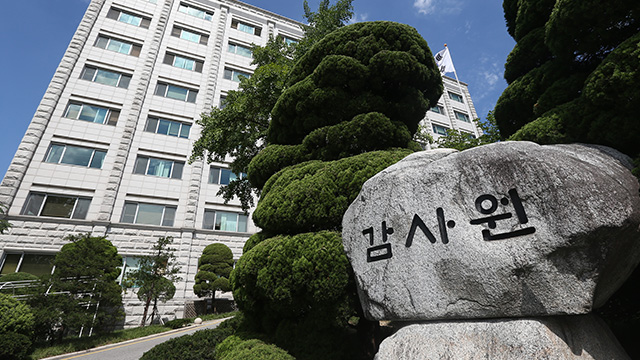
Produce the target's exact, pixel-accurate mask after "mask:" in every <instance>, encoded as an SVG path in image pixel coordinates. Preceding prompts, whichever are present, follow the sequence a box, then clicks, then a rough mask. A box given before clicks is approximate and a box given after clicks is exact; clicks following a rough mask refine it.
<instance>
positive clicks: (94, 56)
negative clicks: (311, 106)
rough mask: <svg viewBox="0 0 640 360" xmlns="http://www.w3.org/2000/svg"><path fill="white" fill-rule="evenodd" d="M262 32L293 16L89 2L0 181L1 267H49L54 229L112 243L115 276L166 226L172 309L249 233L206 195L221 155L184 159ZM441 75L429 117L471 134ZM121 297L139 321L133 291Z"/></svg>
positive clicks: (294, 33)
mask: <svg viewBox="0 0 640 360" xmlns="http://www.w3.org/2000/svg"><path fill="white" fill-rule="evenodd" d="M270 35H273V36H283V37H284V38H285V39H287V40H288V41H295V40H296V39H299V38H300V37H301V36H302V32H301V24H300V23H298V22H296V21H293V20H290V19H287V18H284V17H282V16H280V15H277V14H274V13H271V12H268V11H265V10H262V9H259V8H256V7H254V6H251V5H248V4H245V3H242V2H239V1H236V0H92V1H91V3H90V4H89V6H88V8H87V11H86V13H85V15H84V17H83V19H82V21H81V23H80V25H79V26H78V29H77V31H76V33H75V35H74V36H73V38H72V39H71V43H70V44H69V47H68V49H67V51H66V52H65V54H64V56H63V58H62V61H61V62H60V65H59V66H58V68H57V70H56V72H55V74H54V76H53V79H52V81H51V83H50V85H49V87H48V89H47V91H46V93H45V95H44V97H43V99H42V101H41V103H40V105H39V106H38V108H37V110H36V112H35V115H34V117H33V120H32V122H31V124H30V125H29V127H28V129H27V132H26V134H25V136H24V138H23V140H22V142H21V144H20V146H19V148H18V150H17V152H16V155H15V157H14V159H13V161H12V163H11V165H10V167H9V169H8V171H7V173H6V175H5V177H4V179H3V181H2V184H1V185H0V204H4V205H5V206H8V220H9V221H10V222H11V223H12V225H13V227H11V228H10V229H9V230H8V231H7V232H5V234H3V235H0V272H1V273H2V274H6V273H10V272H15V271H24V272H29V273H33V274H37V275H41V274H44V273H49V272H51V271H52V265H51V262H52V260H53V257H54V256H55V254H56V252H57V251H59V250H60V248H61V247H62V246H63V245H64V244H65V243H66V241H65V240H64V238H65V236H67V235H69V234H79V233H87V232H90V233H92V234H93V235H104V236H106V237H107V239H109V240H110V241H111V242H112V243H113V244H114V245H115V246H116V247H117V248H118V251H119V253H120V254H121V255H122V256H123V273H124V272H125V271H126V269H131V268H135V266H136V257H137V256H140V255H145V254H149V252H150V249H151V247H152V246H153V245H154V244H155V242H156V240H157V238H158V237H160V236H172V237H173V238H174V247H175V248H176V250H177V251H176V255H177V256H178V258H179V262H180V265H181V268H182V272H181V273H180V274H179V275H180V276H181V278H182V279H183V280H182V281H181V282H180V283H178V284H176V287H177V291H176V295H175V297H174V299H173V300H171V301H169V302H167V303H166V304H164V305H163V306H162V307H161V309H160V312H161V313H162V314H163V316H164V317H167V318H169V319H171V318H174V317H178V318H180V317H183V315H184V309H185V302H187V301H190V300H193V299H195V296H194V294H193V285H194V276H195V274H196V272H197V262H198V258H199V257H200V255H201V254H202V250H203V249H204V247H205V246H206V245H209V244H211V243H214V242H221V243H224V244H225V245H227V246H229V248H231V250H232V251H233V254H234V258H236V259H238V258H239V257H240V255H242V247H243V245H244V243H245V241H246V240H247V238H248V237H249V236H250V235H251V234H253V233H254V232H256V231H257V229H256V226H255V225H254V224H253V223H252V221H251V216H250V215H249V216H245V215H243V213H242V211H241V208H240V204H239V202H238V201H232V202H230V203H229V204H224V201H223V199H222V198H221V197H219V196H217V195H216V193H217V192H218V190H219V188H220V186H221V185H224V184H226V183H228V181H229V179H230V177H233V176H234V175H233V174H231V173H230V171H229V170H228V164H227V163H212V164H206V163H204V162H202V161H200V162H195V163H193V164H189V163H188V157H189V155H190V150H191V147H192V144H193V143H194V141H195V140H197V139H198V138H199V135H200V129H199V127H198V126H197V125H196V124H195V119H197V118H199V114H200V113H202V112H204V111H208V110H209V109H210V108H211V107H212V106H219V105H220V103H221V102H222V100H223V99H224V97H225V95H226V93H227V91H229V90H232V89H236V88H237V85H238V76H239V75H243V74H251V72H252V69H253V67H252V65H251V53H250V51H249V47H250V46H251V44H257V45H263V44H265V43H266V41H267V40H268V38H269V36H270ZM445 86H446V89H447V90H446V91H445V96H443V97H442V99H441V101H440V102H439V105H438V106H440V109H442V112H441V114H437V113H434V112H433V111H430V112H429V114H428V117H427V118H426V119H425V121H426V122H428V126H429V127H430V128H433V129H434V131H435V130H436V129H437V130H438V131H439V129H440V128H438V127H437V126H440V127H445V126H446V127H452V128H455V129H459V130H462V131H467V132H469V133H472V134H474V135H475V136H477V135H478V130H477V129H476V128H475V127H474V126H473V123H471V122H470V121H468V120H469V119H474V118H475V117H476V114H475V110H474V109H473V105H472V103H471V98H470V96H469V93H468V91H467V87H466V86H465V85H464V84H463V87H462V88H459V87H458V84H457V83H455V81H454V82H453V84H452V80H451V79H449V78H445ZM449 94H454V95H449ZM455 94H457V96H458V98H456V97H455ZM435 109H438V107H436V108H435ZM460 114H463V115H464V116H462V115H460ZM465 116H466V118H465ZM456 117H457V118H456ZM465 119H466V120H465ZM124 300H125V303H126V304H127V306H126V307H125V309H126V312H127V319H126V323H127V325H136V324H138V323H139V320H140V318H139V317H140V315H141V306H140V303H139V301H138V300H137V298H136V296H135V294H134V292H133V291H128V292H127V293H126V294H125V295H124Z"/></svg>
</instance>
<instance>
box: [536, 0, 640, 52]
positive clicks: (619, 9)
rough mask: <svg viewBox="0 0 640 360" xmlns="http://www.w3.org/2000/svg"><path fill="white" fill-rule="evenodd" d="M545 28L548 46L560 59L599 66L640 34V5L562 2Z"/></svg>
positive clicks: (623, 0)
mask: <svg viewBox="0 0 640 360" xmlns="http://www.w3.org/2000/svg"><path fill="white" fill-rule="evenodd" d="M544 26H545V30H546V36H545V43H546V44H547V46H549V48H550V49H551V51H552V52H553V53H554V54H556V55H557V56H558V57H561V58H566V59H568V60H574V61H578V62H585V63H598V62H600V61H601V60H602V59H603V58H604V57H605V56H606V55H607V54H608V53H610V52H611V51H612V50H613V49H615V48H616V47H617V46H618V45H619V44H620V43H622V42H623V41H624V40H626V39H628V38H629V37H631V36H633V35H634V34H636V33H637V32H638V31H640V3H638V2H637V1H635V0H619V1H615V2H611V3H607V6H602V3H601V2H599V1H597V0H558V1H555V6H554V8H553V12H552V13H551V16H550V17H549V20H548V21H547V22H546V24H545V25H544Z"/></svg>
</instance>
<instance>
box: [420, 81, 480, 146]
mask: <svg viewBox="0 0 640 360" xmlns="http://www.w3.org/2000/svg"><path fill="white" fill-rule="evenodd" d="M442 83H443V85H444V92H443V94H442V96H441V97H440V99H439V100H438V104H436V105H435V106H433V107H432V108H431V109H430V110H429V111H427V115H426V116H425V118H424V120H422V125H423V126H425V127H426V128H427V129H429V130H431V131H432V132H433V133H432V136H433V139H434V140H435V141H437V140H438V139H439V138H440V137H441V136H443V135H446V134H447V130H449V129H452V130H457V131H460V132H462V133H465V134H468V135H469V136H471V137H474V138H477V137H478V136H480V135H482V132H481V130H480V129H479V128H478V127H477V126H476V124H475V123H474V121H473V120H474V119H477V118H478V115H477V114H476V109H475V107H474V106H473V101H472V100H471V95H470V94H469V87H468V85H467V84H466V83H463V82H459V81H457V80H456V79H453V78H450V77H448V76H443V77H442ZM425 147H427V148H430V147H432V145H431V144H426V146H425Z"/></svg>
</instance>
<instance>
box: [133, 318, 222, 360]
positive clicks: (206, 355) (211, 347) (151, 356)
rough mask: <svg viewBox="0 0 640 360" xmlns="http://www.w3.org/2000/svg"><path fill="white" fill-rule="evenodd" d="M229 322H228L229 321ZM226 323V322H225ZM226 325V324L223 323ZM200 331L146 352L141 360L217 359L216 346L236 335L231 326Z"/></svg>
mask: <svg viewBox="0 0 640 360" xmlns="http://www.w3.org/2000/svg"><path fill="white" fill-rule="evenodd" d="M227 321H228V320H227ZM225 322H226V321H225ZM222 324H224V322H223V323H222ZM222 324H220V326H218V327H217V328H215V329H206V330H200V331H196V332H195V333H193V335H184V336H181V337H178V338H174V339H171V340H169V341H165V342H163V343H162V344H159V345H156V346H154V347H153V348H152V349H151V350H149V351H147V352H145V353H144V354H143V355H142V357H141V358H140V359H141V360H204V359H210V360H214V359H216V345H218V344H219V343H221V342H222V341H223V340H224V339H225V338H227V336H230V335H232V334H234V333H235V329H234V328H233V327H230V326H222Z"/></svg>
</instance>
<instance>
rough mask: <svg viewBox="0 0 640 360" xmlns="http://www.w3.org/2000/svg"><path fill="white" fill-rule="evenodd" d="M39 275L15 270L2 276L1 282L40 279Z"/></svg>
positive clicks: (0, 277)
mask: <svg viewBox="0 0 640 360" xmlns="http://www.w3.org/2000/svg"><path fill="white" fill-rule="evenodd" d="M38 279H39V277H37V276H35V275H33V274H29V273H26V272H14V273H8V274H4V275H2V276H0V282H8V281H23V280H38Z"/></svg>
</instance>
